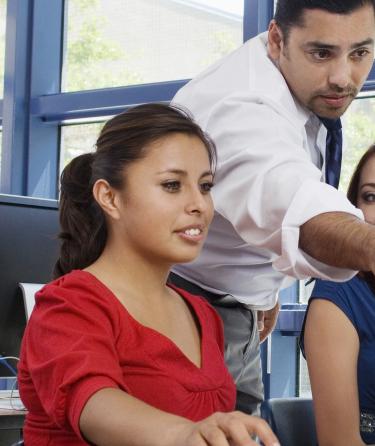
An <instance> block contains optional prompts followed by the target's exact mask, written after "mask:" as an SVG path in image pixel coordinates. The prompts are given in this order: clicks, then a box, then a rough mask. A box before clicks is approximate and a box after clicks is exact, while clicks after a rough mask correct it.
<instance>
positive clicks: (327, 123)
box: [319, 118, 341, 131]
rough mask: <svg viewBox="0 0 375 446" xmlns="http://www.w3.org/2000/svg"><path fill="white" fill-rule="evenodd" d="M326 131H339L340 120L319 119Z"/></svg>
mask: <svg viewBox="0 0 375 446" xmlns="http://www.w3.org/2000/svg"><path fill="white" fill-rule="evenodd" d="M319 119H320V120H321V122H322V124H323V125H324V127H325V128H326V129H327V130H330V131H332V130H340V129H341V119H340V118H337V119H329V118H319Z"/></svg>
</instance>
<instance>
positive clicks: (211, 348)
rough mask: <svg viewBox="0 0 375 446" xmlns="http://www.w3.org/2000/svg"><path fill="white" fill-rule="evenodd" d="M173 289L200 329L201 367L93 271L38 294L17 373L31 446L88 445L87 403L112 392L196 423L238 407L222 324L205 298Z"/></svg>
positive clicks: (62, 280) (69, 277)
mask: <svg viewBox="0 0 375 446" xmlns="http://www.w3.org/2000/svg"><path fill="white" fill-rule="evenodd" d="M175 290H176V291H177V292H178V293H179V294H180V295H181V296H182V297H183V298H184V299H185V301H186V302H187V303H188V304H189V305H190V308H191V309H192V311H194V313H195V315H196V318H197V321H198V323H199V326H200V333H201V367H200V368H199V367H197V366H196V365H195V364H193V363H192V362H191V361H190V360H189V359H188V358H187V357H186V356H185V355H184V354H183V353H182V351H181V350H180V349H179V348H178V347H177V346H176V345H175V344H174V343H173V342H172V341H171V340H170V339H169V338H167V337H166V336H164V335H162V334H161V333H159V332H157V331H156V330H153V329H151V328H148V327H146V326H144V325H142V324H140V323H139V322H137V321H136V320H135V319H134V318H133V317H132V316H131V315H130V314H129V312H128V311H127V310H126V309H125V307H124V306H123V305H122V304H121V303H120V302H119V300H118V299H117V298H116V297H115V296H114V295H113V293H112V292H111V291H110V290H109V289H108V288H107V287H106V286H105V285H104V284H103V283H102V282H100V281H99V280H98V279H96V278H95V277H94V276H93V275H91V274H90V273H88V272H85V271H81V270H75V271H72V272H71V273H69V274H67V275H65V276H63V277H61V278H59V279H57V280H55V281H54V282H52V283H50V284H48V285H47V286H45V287H44V288H43V289H42V290H41V291H40V292H39V293H38V294H37V296H36V304H35V307H34V310H33V313H32V315H31V318H30V321H29V323H28V325H27V327H26V330H25V335H24V338H23V341H22V348H21V361H20V363H19V368H18V375H19V378H18V379H19V388H20V394H21V397H22V400H23V402H24V404H25V406H26V408H27V409H28V414H27V416H26V422H25V427H24V438H25V444H27V446H34V445H35V446H44V445H50V444H53V445H54V446H60V445H64V446H65V445H67V444H69V445H73V446H74V445H77V446H78V445H84V444H87V443H86V442H85V441H84V439H83V438H82V436H81V433H80V430H79V417H80V414H81V412H82V409H83V407H84V405H85V404H86V402H87V400H88V399H89V398H90V397H91V396H92V395H93V394H94V393H95V392H97V391H98V390H100V389H102V388H107V387H112V388H119V389H121V390H123V391H125V392H127V393H129V394H130V395H133V396H134V397H136V398H139V399H141V400H143V401H145V402H146V403H148V404H150V405H152V406H154V407H156V408H159V409H161V410H163V411H166V412H170V413H173V414H176V415H180V416H183V417H185V418H189V419H191V420H195V421H196V420H201V419H203V418H205V417H207V416H209V415H211V414H212V413H214V412H217V411H221V412H228V411H231V410H233V409H234V406H235V397H236V391H235V385H234V383H233V380H232V378H231V376H230V374H229V372H228V370H227V368H226V366H225V364H224V359H223V349H224V339H223V329H222V322H221V320H220V318H219V316H218V315H217V313H216V312H215V310H214V309H213V308H212V307H211V306H210V305H209V304H207V303H206V302H205V301H204V300H203V299H201V298H199V297H196V296H192V295H190V294H189V293H187V292H186V291H183V290H180V289H177V288H175ZM108 410H111V408H110V407H109V408H108Z"/></svg>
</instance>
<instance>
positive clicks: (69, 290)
mask: <svg viewBox="0 0 375 446" xmlns="http://www.w3.org/2000/svg"><path fill="white" fill-rule="evenodd" d="M105 290H106V289H105V287H104V286H103V287H102V288H101V287H100V286H98V285H97V284H95V285H94V284H93V283H90V280H89V275H87V280H82V277H78V278H77V277H75V276H74V273H73V274H70V275H68V276H64V277H62V278H61V279H59V280H58V281H55V282H52V283H51V284H49V285H47V286H46V287H45V288H43V289H42V290H41V292H40V293H39V294H38V295H37V299H36V306H35V308H34V311H33V313H32V316H31V319H30V322H29V324H28V326H27V329H26V332H25V339H24V346H23V348H24V349H26V355H25V356H26V357H27V368H28V370H29V373H30V376H31V379H32V381H33V384H34V386H35V390H36V392H37V394H38V397H39V399H40V402H41V405H42V406H43V408H44V410H45V411H46V413H47V414H48V416H49V417H50V418H51V419H52V420H53V422H55V423H56V424H57V425H58V426H60V427H62V428H68V427H70V428H73V429H74V431H75V432H76V434H77V435H79V436H80V437H81V433H80V430H79V418H80V414H81V412H82V409H83V407H84V405H85V404H86V402H87V400H88V399H89V398H90V396H92V395H93V394H94V393H95V392H97V391H98V390H100V389H102V388H104V387H115V388H121V389H122V390H125V391H126V390H127V389H126V385H125V383H124V380H123V373H122V370H121V367H120V364H119V359H118V355H117V351H116V342H115V341H116V338H117V335H118V331H119V311H118V309H119V307H118V305H119V303H117V302H116V301H113V302H111V299H108V296H106V294H108V293H106V291H105ZM114 299H115V298H114V297H113V298H112V300H114ZM81 438H82V437H81Z"/></svg>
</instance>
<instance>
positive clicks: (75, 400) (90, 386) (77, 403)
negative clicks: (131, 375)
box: [68, 376, 119, 441]
mask: <svg viewBox="0 0 375 446" xmlns="http://www.w3.org/2000/svg"><path fill="white" fill-rule="evenodd" d="M106 388H112V389H113V388H115V389H118V388H119V385H118V384H117V383H116V382H115V381H113V380H112V379H110V378H108V377H106V376H96V377H91V378H88V379H84V380H83V381H81V382H80V383H77V384H76V385H75V386H74V388H72V389H70V391H69V400H70V405H69V406H70V407H68V411H69V413H68V416H69V420H70V423H71V426H72V428H73V430H74V432H75V433H76V434H77V436H78V437H79V438H80V439H81V440H83V441H86V440H85V438H84V437H83V436H82V433H81V430H80V427H79V420H80V417H81V413H82V410H83V408H84V407H85V405H86V403H87V401H88V400H89V399H90V398H91V397H92V395H94V393H96V392H98V391H99V390H101V389H106Z"/></svg>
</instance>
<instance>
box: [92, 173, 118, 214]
mask: <svg viewBox="0 0 375 446" xmlns="http://www.w3.org/2000/svg"><path fill="white" fill-rule="evenodd" d="M92 193H93V195H94V198H95V200H96V202H97V203H98V204H99V206H100V207H101V208H102V209H103V211H104V212H105V214H106V215H108V216H109V217H111V218H113V219H114V220H119V219H120V212H119V208H118V201H117V194H118V191H116V189H113V187H111V186H110V184H109V183H108V181H106V180H103V179H100V180H97V181H95V184H94V186H93V188H92Z"/></svg>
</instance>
